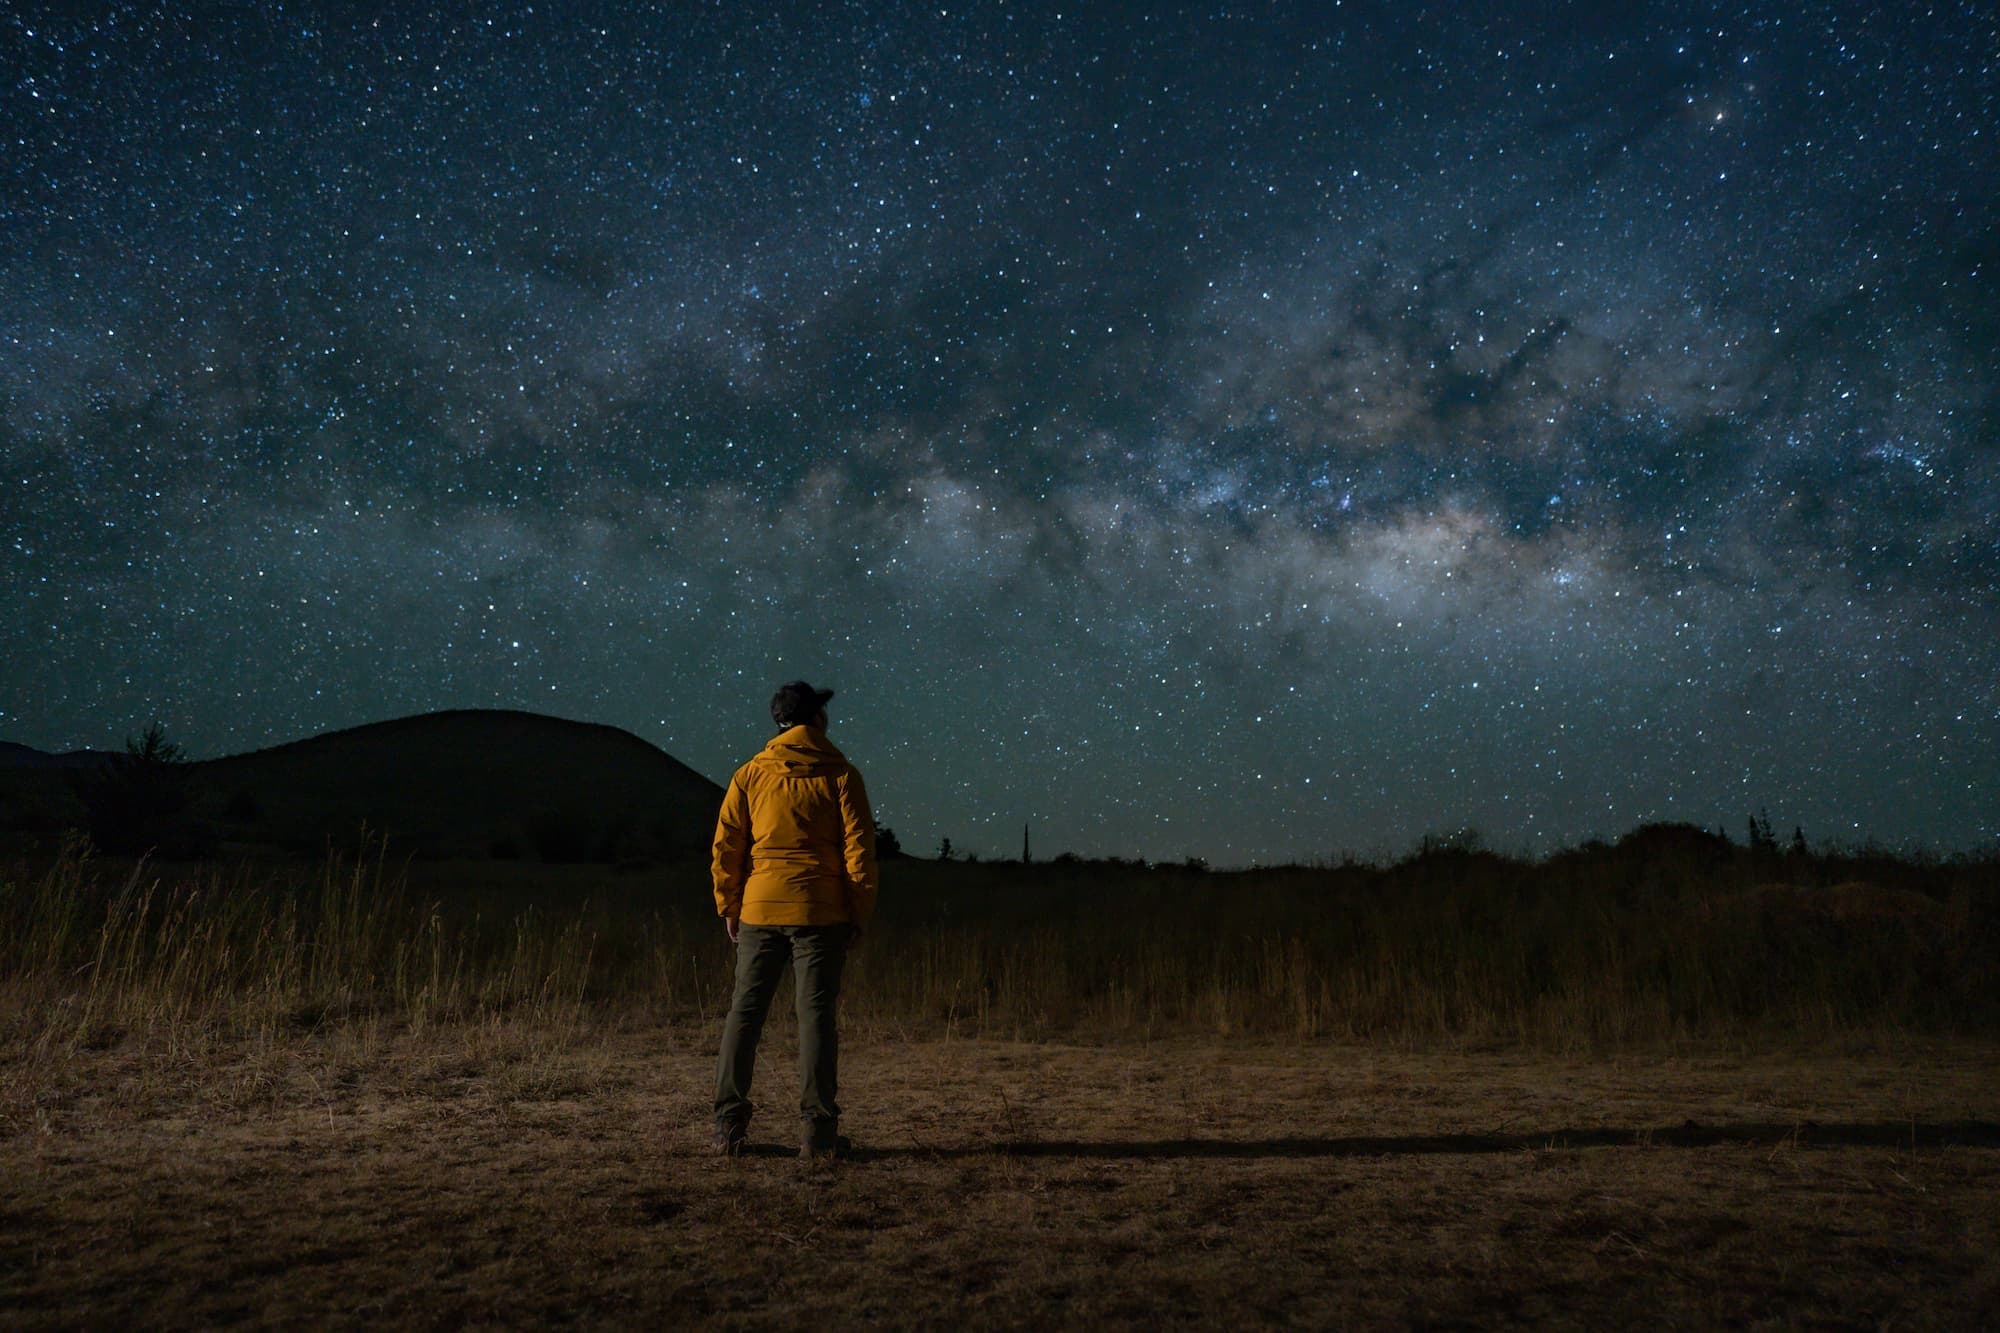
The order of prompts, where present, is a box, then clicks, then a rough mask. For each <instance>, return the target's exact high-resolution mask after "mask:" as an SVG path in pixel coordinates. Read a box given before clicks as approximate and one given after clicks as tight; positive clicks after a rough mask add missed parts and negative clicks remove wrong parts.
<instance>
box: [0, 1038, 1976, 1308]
mask: <svg viewBox="0 0 2000 1333" xmlns="http://www.w3.org/2000/svg"><path fill="white" fill-rule="evenodd" d="M713 1035H714V1034H713V1033H711V1032H709V1031H707V1030H706V1029H705V1028H696V1027H693V1026H679V1027H670V1028H660V1029H652V1030H644V1031H639V1030H628V1031H607V1030H596V1029H593V1030H581V1031H570V1032H555V1031H548V1030H537V1029H532V1028H502V1027H483V1028H471V1029H465V1030H444V1031H439V1032H432V1033H428V1034H425V1035H422V1036H408V1035H402V1036H397V1035H387V1034H381V1033H372V1032H370V1031H368V1030H366V1029H344V1030H335V1031H333V1032H331V1033H329V1034H322V1035H319V1036H313V1037H301V1038H298V1039H296V1040H291V1041H288V1042H286V1043H281V1044H250V1045H244V1046H237V1047H229V1048H224V1049H218V1050H209V1051H203V1052H198V1053H192V1052H180V1053H178V1054H162V1053H159V1052H152V1053H144V1054H141V1053H136V1052H134V1051H132V1050H130V1049H127V1048H118V1049H110V1050H103V1051H86V1052H83V1053H81V1054H79V1055H76V1056H74V1057H72V1058H69V1059H67V1060H65V1061H63V1062H62V1063H60V1064H51V1065H38V1064H36V1063H35V1062H34V1061H33V1060H32V1059H30V1058H28V1057H26V1056H17V1057H14V1058H13V1059H12V1061H11V1063H10V1064H9V1065H7V1066H6V1067H5V1068H4V1071H0V1072H3V1073H4V1088H3V1089H0V1091H4V1099H0V1115H4V1120H0V1135H4V1137H0V1308H5V1309H6V1310H7V1311H9V1312H10V1315H9V1321H10V1322H13V1323H16V1324H19V1325H25V1326H55V1325H66V1326H68V1325H78V1324H92V1325H110V1324H124V1323H132V1322H139V1323H146V1324H166V1325H211V1324H215V1323H221V1322H232V1321H245V1320H247V1321H255V1322H281V1321H282V1322H293V1321H304V1322H310V1323H314V1324H336V1325H338V1324H345V1323H361V1322H379V1321H383V1320H390V1321H393V1322H395V1323H399V1324H406V1323H407V1324H461V1323H467V1322H478V1323H496V1322H497V1323H527V1322H537V1323H539V1322H555V1321H566V1322H567V1321H578V1322H585V1323H612V1322H616V1323H621V1324H625V1323H635V1322H639V1321H645V1322H652V1321H656V1320H672V1321H676V1322H680V1323H685V1322H690V1321H701V1322H705V1323H714V1324H722V1325H730V1324H748V1323H757V1324H767V1323H770V1324H777V1325H793V1326H803V1325H807V1324H824V1323H829V1322H830V1323H833V1324H856V1323H861V1322H863V1321H869V1322H885V1323H889V1324H892V1325H909V1324H938V1323H944V1322H947V1321H949V1322H953V1323H970V1324H976V1325H986V1324H1024V1323H1031V1322H1032V1323H1044V1322H1050V1321H1054V1320H1058V1319H1060V1320H1063V1321H1066V1322H1067V1321H1080V1320H1089V1321H1095V1322H1109V1323H1114V1324H1140V1323H1145V1324H1158V1323H1193V1322H1203V1323H1211V1322H1224V1321H1226V1322H1228V1323H1232V1324H1234V1323H1242V1322H1246V1321H1248V1322H1256V1323H1272V1324H1311V1325H1325V1324H1329V1323H1334V1322H1337V1321H1338V1322H1352V1321H1357V1320H1367V1321H1370V1322H1388V1323H1417V1324H1430V1323H1442V1324H1494V1323H1515V1322H1533V1323H1537V1324H1542V1323H1549V1322H1556V1323H1574V1324H1589V1325H1604V1324H1629V1323H1632V1322H1634V1321H1637V1320H1641V1319H1643V1320H1645V1321H1647V1322H1665V1323H1670V1324H1671V1323H1678V1324H1702V1325H1710V1324H1716V1323H1750V1324H1757V1323H1782V1324H1795V1323H1829V1324H1836V1325H1876V1324H1884V1323H1890V1322H1894V1323H1899V1324H1908V1323H1915V1324H1919V1325H1972V1324H1976V1323H1978V1322H1979V1321H1980V1320H1981V1319H1982V1318H1990V1317H1991V1313H1992V1311H1993V1310H1994V1308H1995V1302H1996V1300H2000V1259H1996V1258H1995V1257H1994V1256H1996V1255H2000V1215H1996V1212H1995V1209H1994V1208H1993V1200H1994V1199H1995V1198H2000V1048H1995V1047H1993V1046H1992V1045H1990V1044H1984V1043H1965V1042H1937V1041H1905V1040H1902V1039H1884V1040H1883V1041H1882V1042H1881V1043H1880V1044H1879V1045H1877V1046H1876V1047H1874V1048H1872V1049H1859V1048H1857V1049H1853V1050H1848V1051H1816V1052H1810V1053H1795V1054H1785V1053H1778V1054H1772V1053H1769V1052H1759V1053H1755V1054H1730V1053H1715V1052H1712V1053H1706V1054H1650V1055H1644V1056H1624V1057H1616V1058H1591V1059H1575V1060H1566V1059H1563V1058H1560V1057H1551V1056H1548V1055H1545V1054H1510V1053H1504V1052H1501V1053H1494V1052H1485V1053H1471V1052H1431V1053H1422V1052H1419V1053H1406V1052H1391V1051H1387V1050H1381V1049H1374V1048H1365V1047H1353V1046H1338V1045H1328V1044H1323V1043H1308V1042H1285V1041H1270V1040H1260V1041H1254V1042H1229V1041H1224V1040H1220V1039H1212V1040H1202V1039H1192V1038H1176V1039H1173V1040H1169V1041H1160V1042H1141V1041H1131V1042H1121V1043H1116V1044H1107V1045H1099V1046H1092V1045H1081V1044H1054V1043H1009V1042H999V1041H970V1042H968V1041H915V1042H901V1041H892V1040H887V1039H884V1038H881V1037H877V1038H874V1039H870V1038H868V1037H867V1036H865V1035H863V1036H861V1037H859V1038H857V1039H855V1040H853V1041H851V1042H850V1048H849V1050H848V1052H847V1053H846V1056H845V1058H844V1069H843V1074H844V1077H845V1081H846V1087H845V1088H844V1090H843V1092H844V1100H845V1103H846V1109H847V1126H846V1127H847V1129H848V1130H849V1132H850V1133H851V1134H852V1135H853V1137H854V1139H855V1141H856V1145H857V1149H858V1151H857V1154H856V1157H855V1159H854V1160H851V1161H848V1162H843V1163H839V1164H836V1165H833V1166H830V1167H815V1168H802V1167H801V1166H800V1165H799V1164H798V1163H797V1162H796V1160H795V1159H794V1155H793V1147H794V1141H795V1122H794V1120H793V1118H792V1116H791V1115H790V1114H789V1113H788V1112H787V1108H786V1103H787V1102H788V1101H789V1099H790V1096H791V1092H792V1086H793V1084H792V1078H793V1074H792V1069H791V1067H790V1052H789V1049H788V1047H787V1044H786V1037H785V1034H784V1033H783V1032H782V1031H774V1032H773V1033H772V1035H771V1039H770V1044H769V1045H768V1047H767V1051H766V1058H765V1061H764V1064H763V1068H762V1070H761V1071H760V1089H759V1090H760V1092H761V1094H762V1102H763V1106H764V1110H763V1112H762V1114H760V1116H759V1119H758V1121H757V1122H756V1124H755V1125H754V1126H753V1129H752V1138H753V1145H754V1151H753V1152H752V1154H751V1155H749V1156H747V1157H745V1158H743V1159H739V1160H733V1161H732V1160H722V1159H717V1158H714V1157H712V1156H710V1155H709V1153H708V1151H707V1142H708V1124H707V1099H708V1093H709V1081H710V1078H711V1069H712V1059H713V1049H712V1041H713Z"/></svg>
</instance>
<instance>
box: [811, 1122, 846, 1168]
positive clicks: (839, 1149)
mask: <svg viewBox="0 0 2000 1333" xmlns="http://www.w3.org/2000/svg"><path fill="white" fill-rule="evenodd" d="M853 1152H854V1144H853V1142H852V1141H851V1140H850V1139H849V1138H848V1137H847V1136H846V1135H845V1134H827V1133H814V1132H813V1129H812V1127H811V1126H810V1125H808V1126H807V1127H806V1130H805V1133H804V1134H803V1135H802V1136H801V1137H800V1139H799V1160H800V1161H801V1162H844V1161H846V1160H847V1159H848V1157H849V1156H850V1155H852V1154H853Z"/></svg>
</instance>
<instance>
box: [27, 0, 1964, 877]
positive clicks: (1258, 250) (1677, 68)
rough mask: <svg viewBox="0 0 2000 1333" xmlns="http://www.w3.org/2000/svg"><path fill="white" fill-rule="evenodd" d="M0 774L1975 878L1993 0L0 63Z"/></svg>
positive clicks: (358, 42)
mask: <svg viewBox="0 0 2000 1333" xmlns="http://www.w3.org/2000/svg"><path fill="white" fill-rule="evenodd" d="M0 76H4V77H0V488H4V489H0V560H4V562H5V563H4V569H5V575H4V578H3V579H0V737H4V738H5V739H9V740H14V741H20V742H23V743H26V744H31V745H37V746H40V747H42V748H45V749H58V750H59V749H68V748H74V747H82V746H100V747H116V746H118V745H119V744H121V743H122V741H123V738H124V737H126V736H128V735H131V734H133V733H134V732H136V731H137V730H138V729H139V728H140V727H142V726H144V725H145V723H146V722H147V721H148V720H150V719H153V718H158V719H161V720H162V721H164V722H165V724H166V726H167V728H168V731H169V734H170V735H172V736H174V737H176V738H178V739H179V740H180V741H181V742H182V743H183V744H184V745H185V746H186V747H187V749H188V751H189V753H190V754H191V755H193V756H194V757H208V756H212V755H219V754H225V753H233V752H236V751H240V750H245V749H251V748H256V747H259V746H263V745H268V744H275V743H278V742H282V741H286V740H292V739H297V738H299V737H302V736H305V735H310V734H313V733H315V732H319V731H323V730H327V729H331V728H335V727H342V726H351V725H355V724H359V723H363V722H370V721H376V720H380V719H384V718H389V717H396V716H401V715H405V714H409V713H414V712H421V711H427V710H430V709H438V708H453V707H512V708H525V709H532V710H536V711H541V712H547V713H553V714H557V715H560V716H565V717H572V718H580V719H586V720H590V721H596V722H603V723H609V724H612V725H615V726H620V727H624V728H626V729H629V730H631V731H633V732H635V733H636V734H638V735H640V736H642V737H644V738H646V739H647V740H649V741H651V742H653V743H655V744H657V745H659V746H661V747H662V748H664V749H666V750H667V751H668V752H670V753H672V754H673V755H675V756H676V757H678V758H680V759H682V760H683V761H685V762H687V763H689V764H691V765H693V766H694V767H695V768H697V769H699V770H701V771H702V772H704V773H706V774H708V775H709V776H711V777H714V778H716V779H718V780H721V779H724V778H726V776H727V775H728V773H729V772H730V770H731V769H733V768H734V766H735V765H736V764H737V763H738V762H740V761H741V760H742V759H744V758H747V757H748V756H749V754H750V753H752V752H753V751H754V750H755V749H756V748H757V747H758V746H759V745H761V744H762V742H763V740H764V738H765V737H766V736H767V735H768V734H769V731H770V726H769V722H768V715H767V713H766V702H767V700H768V698H769V695H770V692H771V690H772V689H773V688H774V687H775V686H776V685H777V684H778V683H779V682H780V681H783V680H786V679H789V678H792V677H796V676H803V677H805V678H807V679H809V680H811V681H813V682H814V683H815V684H819V685H822V686H826V687H831V688H834V689H837V690H838V691H839V697H838V698H837V699H836V700H835V702H834V706H833V710H832V711H833V729H832V735H833V738H834V740H835V741H836V743H838V744H840V745H841V746H842V747H843V748H844V749H845V750H846V751H847V752H848V754H849V755H850V756H851V757H852V758H853V759H855V761H856V762H857V763H858V764H860V766H861V767H862V769H863V771H864V773H865V774H866V776H867V779H868V783H869V788H870V791H871V793H872V795H873V797H874V801H875V805H876V808H877V815H878V818H879V820H880V821H881V822H883V823H886V824H889V825H891V826H893V827H894V828H896V829H897V831H898V832H899V834H900V835H901V836H902V839H903V841H904V843H905V845H906V846H908V847H909V848H910V849H911V850H915V851H920V852H926V853H928V852H929V851H931V850H932V849H934V848H935V846H936V845H937V842H938V840H939V839H940V838H943V837H949V838H951V839H952V841H953V843H954V844H955V845H956V846H957V847H960V848H969V849H973V850H976V851H981V852H984V853H985V854H987V855H1003V854H1004V855H1011V854H1016V853H1017V851H1018V848H1019V845H1020V831H1021V826H1022V825H1023V823H1024V822H1030V821H1032V825H1033V829H1034V841H1035V850H1036V851H1037V853H1038V854H1042V855H1049V854H1053V853H1055V852H1057V851H1061V850H1065V849H1068V850H1074V851H1077V852H1080V853H1084V854H1120V855H1128V856H1129V855H1139V856H1145V857H1149V858H1156V859H1171V860H1179V859H1180V858H1182V857H1186V856H1201V857H1205V858H1208V859H1209V860H1211V861H1212V862H1213V863H1215V864H1217V865H1242V864H1247V863H1252V862H1271V861H1282V860H1300V859H1305V860H1310V859H1314V858H1332V857H1337V856H1339V855H1341V854H1342V853H1343V852H1356V853H1360V854H1364V855H1375V854H1383V853H1395V852H1400V851H1403V850H1407V848H1408V847H1409V846H1410V845H1412V844H1413V843H1414V842H1415V841H1416V840H1417V839H1418V838H1419V837H1420V836H1421V835H1423V834H1426V833H1449V832H1452V831H1455V830H1460V829H1467V828H1470V829H1476V830H1477V831H1478V832H1479V833H1480V834H1481V835H1482V836H1483V838H1484V840H1485V842H1486V843H1487V844H1488V845H1490V846H1493V847H1495V848H1498V849H1500V850H1506V851H1528V852H1544V851H1548V850H1553V849H1554V848H1556V847H1559V846H1563V845H1569V844H1573V843H1575V842H1577V841H1580V840H1582V839H1584V838H1587V837H1592V836H1616V835H1617V834H1619V833H1622V832H1624V831H1626V830H1628V829H1630V828H1631V827H1632V826H1634V825H1635V824H1637V823H1639V822H1641V821H1644V820H1655V819H1680V820H1690V821H1693V822H1697V823H1701V824H1704V825H1708V826H1711V827H1712V826H1715V825H1717V824H1721V825H1724V826H1726V827H1727V829H1728V830H1729V831H1730V832H1731V833H1732V834H1733V835H1735V836H1737V837H1738V838H1739V839H1740V838H1741V837H1742V835H1743V830H1744V827H1745V820H1746V818H1747V816H1748V815H1749V814H1750V813H1751V812H1752V811H1754V810H1757V809H1760V808H1761V809H1765V810H1767V811H1768V813H1769V817H1770V819H1771V821H1772V822H1773V824H1774V825H1775V826H1776V827H1777V828H1778V830H1779V832H1780V834H1781V835H1782V836H1789V833H1790V830H1791V828H1792V827H1793V826H1794V825H1799V826H1802V827H1803V828H1804V830H1805V831H1806V834H1807V836H1808V838H1810V839H1812V840H1813V841H1814V842H1816V843H1818V842H1826V841H1831V842H1837V843H1850V844H1851V843H1858V842H1860V841H1861V840H1863V839H1865V838H1872V839H1879V840H1881V841H1883V842H1887V843H1891V844H1895V845H1921V846H1926V847H1931V848H1935V849H1939V850H1949V849H1962V848H1970V847H1990V846H1992V845H1993V842H1994V839H1995V838H1996V837H2000V683H1997V682H2000V646H1996V645H2000V633H1996V631H2000V385H1996V377H2000V357H1996V343H2000V233H1996V223H2000V200H1997V199H1996V187H1995V184H1994V182H1995V181H1996V180H2000V151H1996V150H2000V129H1996V127H2000V17H1996V11H1994V10H1993V9H1992V8H1991V7H1990V6H1988V5H1985V4H1974V3H1962V4H1936V5H1926V4H1921V3H1919V4H1908V5H1906V4H1886V3H1885V4H1879V5H1867V4H1856V3H1827V4H1817V3H1815V4H1805V5H1800V4H1795V3H1790V2H1789V0H1786V2H1784V3H1764V2H1760V0H1748V2H1747V3H1730V4H1703V3H1676V4H1647V3H1633V4H1625V5H1616V6H1605V5H1601V4H1598V3H1595V2H1594V0H1593V2H1592V3H1579V4H1566V3H1548V4H1533V5H1530V4H1521V3H1454V4H1431V5H1426V4H1395V5H1391V4H1369V3H1360V2H1359V0H1347V2H1346V3H1336V2H1334V0H1326V2H1324V3H1314V4H1270V5H1266V4H1258V5H1229V4H1221V3H1214V4H1206V5H1202V6H1199V7H1195V8H1187V7H1183V6H1166V5H1160V6H1155V5H1139V4H1120V3H1094V4H1089V5H1081V4H1068V5H1024V4H1003V3H997V2H994V0H985V2H982V3H963V4H960V3H950V4H937V5H930V6H917V5H900V4H885V3H858V4H847V5H835V4H827V5H818V4H814V5H805V4H799V5H742V4H737V3H721V4H670V5H664V6H657V7H655V6H642V5H637V4H620V5H606V6H596V5H581V4H580V5H570V4H560V5H558V4H555V3H553V2H552V0H544V2H543V3H538V4H535V5H533V6H529V5H522V4H500V5H490V6H474V7H464V8H461V7H456V6H454V7H449V10H448V12H442V13H426V12H422V7H416V6H393V7H392V6H354V7H351V8H350V7H345V6H328V5H310V4H304V5H302V4H292V3H275V2H274V3H268V4H258V5H246V4H229V5H221V4H218V5H212V6H194V7H190V6H185V5H176V4H164V5H154V4H145V5H124V4H108V5H104V6H71V5H63V6H53V5H38V4H34V3H27V4H21V5H11V6H8V7H7V8H6V10H5V12H4V13H0Z"/></svg>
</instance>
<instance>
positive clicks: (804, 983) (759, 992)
mask: <svg viewBox="0 0 2000 1333" xmlns="http://www.w3.org/2000/svg"><path fill="white" fill-rule="evenodd" d="M852 933H853V927H851V926H847V925H838V926H752V925H749V924H745V925H744V926H743V927H742V928H741V930H740V931H739V932H738V933H737V937H736V994H735V998H734V999H732V1000H731V1001H730V1004H729V1019H728V1021H727V1022H726V1023H724V1024H723V1026H722V1057H721V1059H720V1060H719V1061H718V1062H717V1068H716V1074H715V1123H716V1126H717V1127H718V1128H720V1129H722V1130H724V1131H733V1130H739V1129H742V1128H743V1127H744V1126H746V1125H748V1124H749V1123H750V1111H751V1106H750V1080H751V1078H752V1076H753V1075H755V1073H756V1071H757V1038H758V1037H760V1036H762V1035H763V1032H764V1016H765V1015H766V1014H768V1013H769V1012H770V1011H771V997H772V996H773V995H775V994H776V993H777V990H778V978H780V977H782V976H783V975H784V973H785V964H786V963H787V962H790V963H791V964H792V974H793V975H792V989H793V992H794V995H795V996H796V999H797V1002H798V1010H799V1114H800V1116H801V1117H803V1118H804V1120H805V1122H806V1124H807V1126H808V1127H809V1128H810V1129H811V1130H812V1133H813V1138H814V1141H815V1142H818V1143H824V1144H826V1145H827V1146H831V1145H832V1142H833V1135H834V1131H835V1129H836V1127H837V1126H838V1125H839V1123H840V1103H839V1102H838V1101H837V1100H836V1098H837V1096H838V1092H839V1082H840V1079H839V1064H840V1034H839V1030H838V1026H837V1021H836V1018H835V1014H834V1010H835V1007H836V1005H837V1004H838V1003H839V1000H840V971H841V967H842V965H843V964H844V963H845V962H846V961H847V941H848V937H849V936H850V935H851V934H852Z"/></svg>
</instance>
